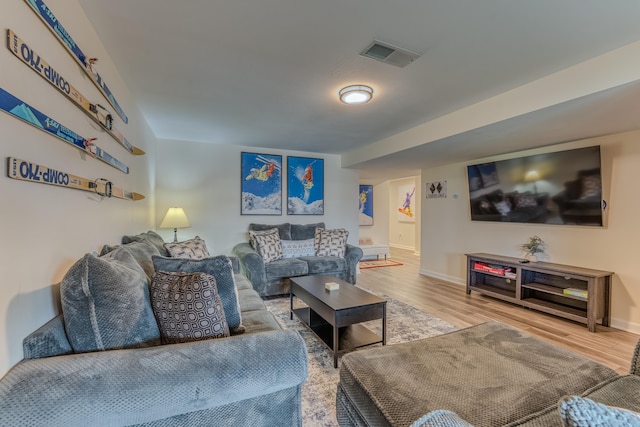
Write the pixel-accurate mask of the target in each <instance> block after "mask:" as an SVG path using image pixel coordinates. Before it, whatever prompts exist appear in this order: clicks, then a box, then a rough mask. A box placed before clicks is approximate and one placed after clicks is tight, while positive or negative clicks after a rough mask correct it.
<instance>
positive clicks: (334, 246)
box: [316, 228, 349, 257]
mask: <svg viewBox="0 0 640 427" xmlns="http://www.w3.org/2000/svg"><path fill="white" fill-rule="evenodd" d="M316 235H319V242H318V248H317V251H316V255H317V256H335V257H343V256H344V253H345V250H346V247H347V239H348V237H349V232H348V231H347V230H345V229H343V228H339V229H335V230H323V229H321V228H317V229H316Z"/></svg>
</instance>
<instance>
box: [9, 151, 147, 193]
mask: <svg viewBox="0 0 640 427" xmlns="http://www.w3.org/2000/svg"><path fill="white" fill-rule="evenodd" d="M7 160H8V162H9V164H8V170H7V175H8V176H9V178H13V179H18V180H21V181H29V182H35V183H37V184H48V185H55V186H58V187H66V188H72V189H74V190H82V191H88V192H91V193H95V194H97V195H98V196H100V197H101V198H102V197H108V198H110V197H117V198H118V199H125V200H142V199H144V196H143V195H142V194H140V193H134V192H131V191H127V190H123V189H122V188H119V187H116V186H114V185H113V184H112V182H111V181H108V180H106V179H104V178H97V179H94V180H92V179H87V178H82V177H80V176H76V175H71V174H70V173H66V172H62V171H59V170H56V169H51V168H49V167H47V166H42V165H38V164H36V163H32V162H29V161H26V160H21V159H16V158H14V157H8V158H7Z"/></svg>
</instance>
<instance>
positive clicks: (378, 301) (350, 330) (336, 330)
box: [289, 275, 387, 368]
mask: <svg viewBox="0 0 640 427" xmlns="http://www.w3.org/2000/svg"><path fill="white" fill-rule="evenodd" d="M327 282H335V283H338V284H340V289H337V290H334V291H328V290H326V289H325V286H324V285H325V283H327ZM290 289H291V290H290V291H289V300H290V301H289V308H290V310H291V311H290V318H291V319H293V314H294V313H295V314H296V316H297V317H298V318H299V319H300V320H301V321H302V322H303V323H304V324H305V325H307V326H308V327H309V329H311V330H312V331H313V332H314V333H315V334H316V335H317V336H318V338H320V340H322V342H324V343H325V344H326V345H327V347H329V349H330V350H332V351H333V367H334V368H337V367H338V355H339V354H340V353H343V352H345V351H349V350H353V349H355V348H358V347H364V346H367V345H371V344H377V343H382V345H386V344H387V301H386V300H384V299H382V298H379V297H377V296H375V295H373V294H371V293H369V292H366V291H363V290H362V289H359V288H356V287H355V286H353V285H352V284H350V283H347V282H345V281H343V280H340V279H338V278H336V277H334V276H329V275H314V276H302V277H293V278H291V287H290ZM294 295H295V296H296V297H298V298H300V299H301V300H302V301H303V302H304V303H305V304H307V307H303V308H297V309H295V310H294V309H293V296H294ZM377 319H381V320H382V336H380V335H378V334H376V333H374V332H372V331H371V330H370V329H369V328H367V327H366V326H364V325H361V324H360V323H362V322H367V321H369V320H377Z"/></svg>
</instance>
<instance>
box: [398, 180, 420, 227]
mask: <svg viewBox="0 0 640 427" xmlns="http://www.w3.org/2000/svg"><path fill="white" fill-rule="evenodd" d="M415 194H416V186H415V185H401V186H399V187H398V221H403V222H416V220H415V218H414V214H415V208H414V201H415V198H414V197H413V196H414V195H415Z"/></svg>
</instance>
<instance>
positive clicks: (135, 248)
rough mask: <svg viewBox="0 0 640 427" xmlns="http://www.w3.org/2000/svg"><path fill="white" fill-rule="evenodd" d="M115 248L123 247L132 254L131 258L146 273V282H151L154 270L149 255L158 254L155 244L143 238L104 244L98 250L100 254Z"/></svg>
mask: <svg viewBox="0 0 640 427" xmlns="http://www.w3.org/2000/svg"><path fill="white" fill-rule="evenodd" d="M117 248H125V249H126V250H127V251H129V253H130V254H131V255H133V258H134V259H135V260H136V262H137V263H138V265H139V266H140V267H142V269H143V270H144V272H145V274H146V275H147V283H148V284H151V277H152V276H153V272H154V270H153V261H152V260H151V257H152V256H154V255H160V251H159V250H158V248H157V246H155V245H153V244H152V243H151V242H150V241H148V240H144V239H143V240H139V241H136V242H131V243H127V244H125V245H117V246H109V245H104V246H103V247H102V250H101V251H100V256H103V255H106V254H108V253H109V252H112V251H114V250H116V249H117Z"/></svg>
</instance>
